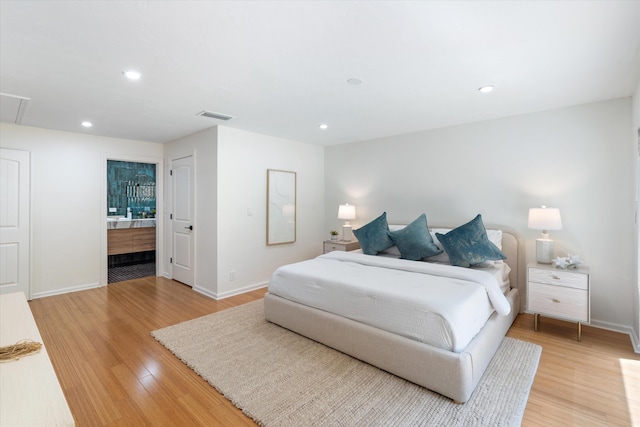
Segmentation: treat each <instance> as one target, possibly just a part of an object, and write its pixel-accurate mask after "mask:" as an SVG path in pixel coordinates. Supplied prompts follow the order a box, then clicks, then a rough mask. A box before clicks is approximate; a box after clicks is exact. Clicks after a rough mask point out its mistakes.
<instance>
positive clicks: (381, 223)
mask: <svg viewBox="0 0 640 427" xmlns="http://www.w3.org/2000/svg"><path fill="white" fill-rule="evenodd" d="M353 234H354V235H355V236H356V237H357V238H358V241H359V242H360V247H361V248H362V252H364V253H365V254H367V255H378V252H382V251H384V250H385V249H389V248H390V247H391V246H393V241H392V240H391V238H390V237H389V224H387V213H386V212H383V213H382V215H380V216H379V217H378V218H376V219H374V220H373V221H371V222H370V223H368V224H367V225H364V226H362V227H360V228H358V229H357V230H353Z"/></svg>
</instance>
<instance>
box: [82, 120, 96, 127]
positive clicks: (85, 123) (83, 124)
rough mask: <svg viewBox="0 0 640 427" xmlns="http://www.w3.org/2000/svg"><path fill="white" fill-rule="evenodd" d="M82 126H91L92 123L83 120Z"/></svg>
mask: <svg viewBox="0 0 640 427" xmlns="http://www.w3.org/2000/svg"><path fill="white" fill-rule="evenodd" d="M82 126H84V127H86V128H90V127H91V126H93V123H91V122H87V121H84V122H82Z"/></svg>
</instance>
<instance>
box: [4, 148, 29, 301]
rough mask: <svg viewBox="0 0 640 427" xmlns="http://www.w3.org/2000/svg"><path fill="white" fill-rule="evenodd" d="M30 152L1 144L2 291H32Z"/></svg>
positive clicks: (27, 292)
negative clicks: (30, 261)
mask: <svg viewBox="0 0 640 427" xmlns="http://www.w3.org/2000/svg"><path fill="white" fill-rule="evenodd" d="M29 168H30V154H29V152H28V151H22V150H10V149H6V148H0V294H6V293H9V292H19V291H22V292H24V294H25V295H26V296H27V299H30V298H31V295H30V294H29V284H30V280H31V279H30V274H29V269H30V267H29V253H30V249H29V226H30V224H29V203H30V202H29V198H30V184H29V179H30V172H29Z"/></svg>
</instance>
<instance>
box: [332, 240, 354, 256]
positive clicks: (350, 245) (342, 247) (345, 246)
mask: <svg viewBox="0 0 640 427" xmlns="http://www.w3.org/2000/svg"><path fill="white" fill-rule="evenodd" d="M323 249H324V250H323V253H325V254H326V253H327V252H333V251H355V250H356V249H360V242H358V241H352V242H343V241H335V242H334V241H332V240H325V242H324V247H323Z"/></svg>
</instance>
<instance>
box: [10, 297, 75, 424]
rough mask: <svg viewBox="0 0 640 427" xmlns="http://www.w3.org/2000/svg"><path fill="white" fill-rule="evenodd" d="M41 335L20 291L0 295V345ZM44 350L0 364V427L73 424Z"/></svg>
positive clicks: (36, 339) (35, 338)
mask: <svg viewBox="0 0 640 427" xmlns="http://www.w3.org/2000/svg"><path fill="white" fill-rule="evenodd" d="M23 339H30V340H33V341H37V342H40V343H42V342H43V341H42V337H41V336H40V332H39V331H38V327H37V325H36V322H35V320H34V318H33V315H32V313H31V309H30V308H29V303H27V299H26V297H25V295H24V293H22V292H15V293H11V294H5V295H0V346H6V345H11V344H15V343H16V342H18V341H20V340H23ZM74 425H75V421H74V420H73V415H71V410H70V409H69V405H68V404H67V401H66V399H65V397H64V394H63V393H62V388H61V387H60V383H59V382H58V378H57V377H56V373H55V371H54V370H53V366H52V365H51V361H50V360H49V355H48V354H47V349H46V348H45V346H44V343H43V346H42V349H41V350H40V352H39V353H36V354H32V355H30V356H24V357H23V358H21V359H20V360H17V361H11V362H4V363H0V426H3V427H4V426H7V427H10V426H30V427H31V426H34V427H35V426H74Z"/></svg>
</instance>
